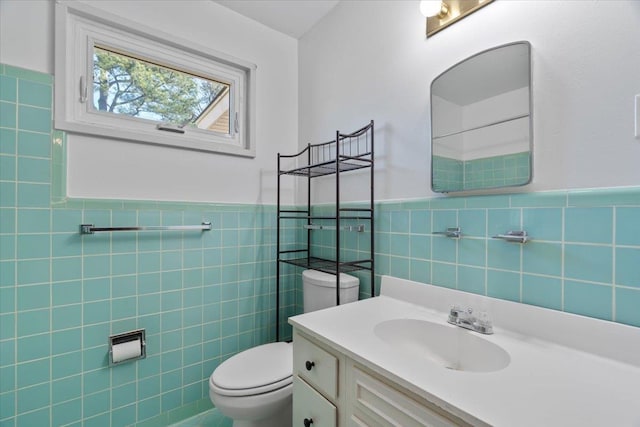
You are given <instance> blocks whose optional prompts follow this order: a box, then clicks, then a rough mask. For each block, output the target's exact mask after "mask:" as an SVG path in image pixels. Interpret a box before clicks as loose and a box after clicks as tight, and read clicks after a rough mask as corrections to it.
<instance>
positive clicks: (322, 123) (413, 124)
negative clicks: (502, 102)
mask: <svg viewBox="0 0 640 427" xmlns="http://www.w3.org/2000/svg"><path fill="white" fill-rule="evenodd" d="M418 3H419V2H418V1H417V0H413V1H397V0H395V1H343V2H341V3H340V4H339V5H338V6H337V7H336V8H335V9H334V10H333V11H332V12H331V13H330V14H329V15H327V17H325V19H324V20H322V21H321V22H320V23H319V24H318V25H317V26H316V27H314V28H313V29H312V30H311V31H310V32H309V33H307V34H306V35H305V36H304V37H303V38H302V39H301V40H300V47H299V64H300V65H299V78H300V94H299V105H300V111H299V117H300V119H299V123H300V127H299V132H300V143H307V142H309V141H312V142H315V141H324V140H327V139H331V137H332V134H333V132H335V130H336V129H340V130H344V131H350V130H354V129H357V128H359V127H360V126H361V125H364V124H365V123H366V122H367V121H368V120H370V119H374V120H375V121H376V135H375V136H376V160H377V162H376V168H377V174H376V198H377V199H379V200H392V199H406V198H420V197H426V196H431V195H433V193H432V192H431V191H430V185H429V177H430V174H431V172H430V161H429V156H430V147H429V135H430V124H429V115H430V107H429V85H430V84H431V81H432V80H433V78H434V77H436V76H437V75H438V74H440V73H441V72H442V71H444V70H445V69H447V68H448V67H449V66H451V65H453V64H455V63H457V62H459V61H460V60H462V59H464V58H466V57H468V56H470V55H472V54H474V53H477V52H479V51H482V50H485V49H487V48H490V47H493V46H497V45H500V44H504V43H507V42H513V41H518V40H528V41H530V42H531V44H532V55H533V103H534V143H533V144H534V179H533V183H532V184H530V185H528V186H526V187H522V188H521V187H518V188H516V189H512V190H509V191H534V190H536V191H537V190H552V189H571V188H591V187H613V186H627V185H639V184H640V168H638V167H637V165H638V161H640V140H638V139H635V138H634V135H633V131H634V130H633V115H634V113H633V99H634V96H635V95H636V94H638V93H640V78H639V72H640V55H639V54H638V52H640V2H638V1H633V0H630V1H613V0H609V1H596V0H593V1H592V0H583V1H568V0H563V1H536V0H533V1H526V0H517V1H516V0H500V1H496V2H494V3H492V4H490V5H488V6H487V7H485V8H483V9H481V10H479V11H478V12H476V13H475V14H473V15H471V16H469V17H467V18H465V19H464V20H462V21H460V22H458V23H456V24H454V25H453V26H451V27H449V28H447V29H445V30H444V31H442V32H440V33H438V34H436V35H434V36H433V37H431V38H428V39H426V38H425V36H424V31H425V19H424V17H422V16H421V15H420V13H419V11H418ZM346 177H347V176H345V178H346ZM345 181H346V184H347V185H346V186H345V189H346V191H345V195H346V199H347V200H361V199H363V197H361V192H359V191H357V190H358V188H359V187H360V186H361V182H362V181H361V180H360V179H359V178H358V177H357V176H354V177H353V178H351V177H348V179H345V180H343V182H345ZM317 189H318V191H316V192H315V194H318V196H317V201H320V202H331V201H332V200H333V197H334V196H333V183H332V182H330V181H329V180H325V181H324V182H322V183H319V184H318V186H317Z"/></svg>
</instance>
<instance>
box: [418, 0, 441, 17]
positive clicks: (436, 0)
mask: <svg viewBox="0 0 640 427" xmlns="http://www.w3.org/2000/svg"><path fill="white" fill-rule="evenodd" d="M441 11H442V1H441V0H422V1H421V2H420V12H421V13H422V14H423V15H424V16H426V17H427V18H428V17H430V16H436V15H438V14H439V13H440V12H441Z"/></svg>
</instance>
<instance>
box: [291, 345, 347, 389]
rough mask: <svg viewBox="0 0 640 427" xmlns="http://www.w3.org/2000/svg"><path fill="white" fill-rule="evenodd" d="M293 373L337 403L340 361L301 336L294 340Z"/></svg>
mask: <svg viewBox="0 0 640 427" xmlns="http://www.w3.org/2000/svg"><path fill="white" fill-rule="evenodd" d="M293 373H294V375H299V376H300V377H302V378H304V379H305V380H306V381H307V382H308V383H309V384H311V385H313V386H314V387H315V388H316V389H317V390H318V391H319V392H321V393H323V394H324V395H326V396H327V397H328V398H329V399H331V400H333V401H335V400H336V398H337V396H338V359H337V358H336V357H335V356H334V355H332V354H330V353H328V352H326V351H325V350H323V349H321V348H320V347H318V346H317V345H315V344H313V343H312V342H311V341H309V340H307V339H305V338H304V337H302V336H301V335H299V334H298V335H296V336H295V337H294V340H293Z"/></svg>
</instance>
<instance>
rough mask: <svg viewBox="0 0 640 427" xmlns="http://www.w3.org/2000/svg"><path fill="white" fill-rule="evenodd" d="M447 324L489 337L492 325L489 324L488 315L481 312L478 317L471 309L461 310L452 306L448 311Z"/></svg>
mask: <svg viewBox="0 0 640 427" xmlns="http://www.w3.org/2000/svg"><path fill="white" fill-rule="evenodd" d="M448 322H449V323H451V324H452V325H456V326H460V327H461V328H465V329H469V330H471V331H474V332H479V333H481V334H486V335H490V334H492V333H493V325H492V324H491V319H490V318H489V315H488V314H487V313H486V312H485V311H481V312H480V313H479V314H478V316H476V315H474V313H473V309H472V308H471V307H468V308H467V309H466V310H463V309H462V308H460V307H459V306H457V305H454V306H453V307H451V310H450V311H449V320H448Z"/></svg>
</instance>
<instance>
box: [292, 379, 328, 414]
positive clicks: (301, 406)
mask: <svg viewBox="0 0 640 427" xmlns="http://www.w3.org/2000/svg"><path fill="white" fill-rule="evenodd" d="M336 414H337V411H336V407H335V406H333V405H332V404H331V402H329V401H328V400H327V399H325V398H324V397H323V396H322V395H321V394H320V393H318V392H317V391H315V390H314V389H313V387H311V386H310V385H309V384H307V383H306V382H305V381H304V380H303V379H300V377H297V376H295V377H293V427H305V420H309V421H312V422H313V423H312V424H311V423H310V425H312V426H313V427H336V425H337V423H336Z"/></svg>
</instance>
